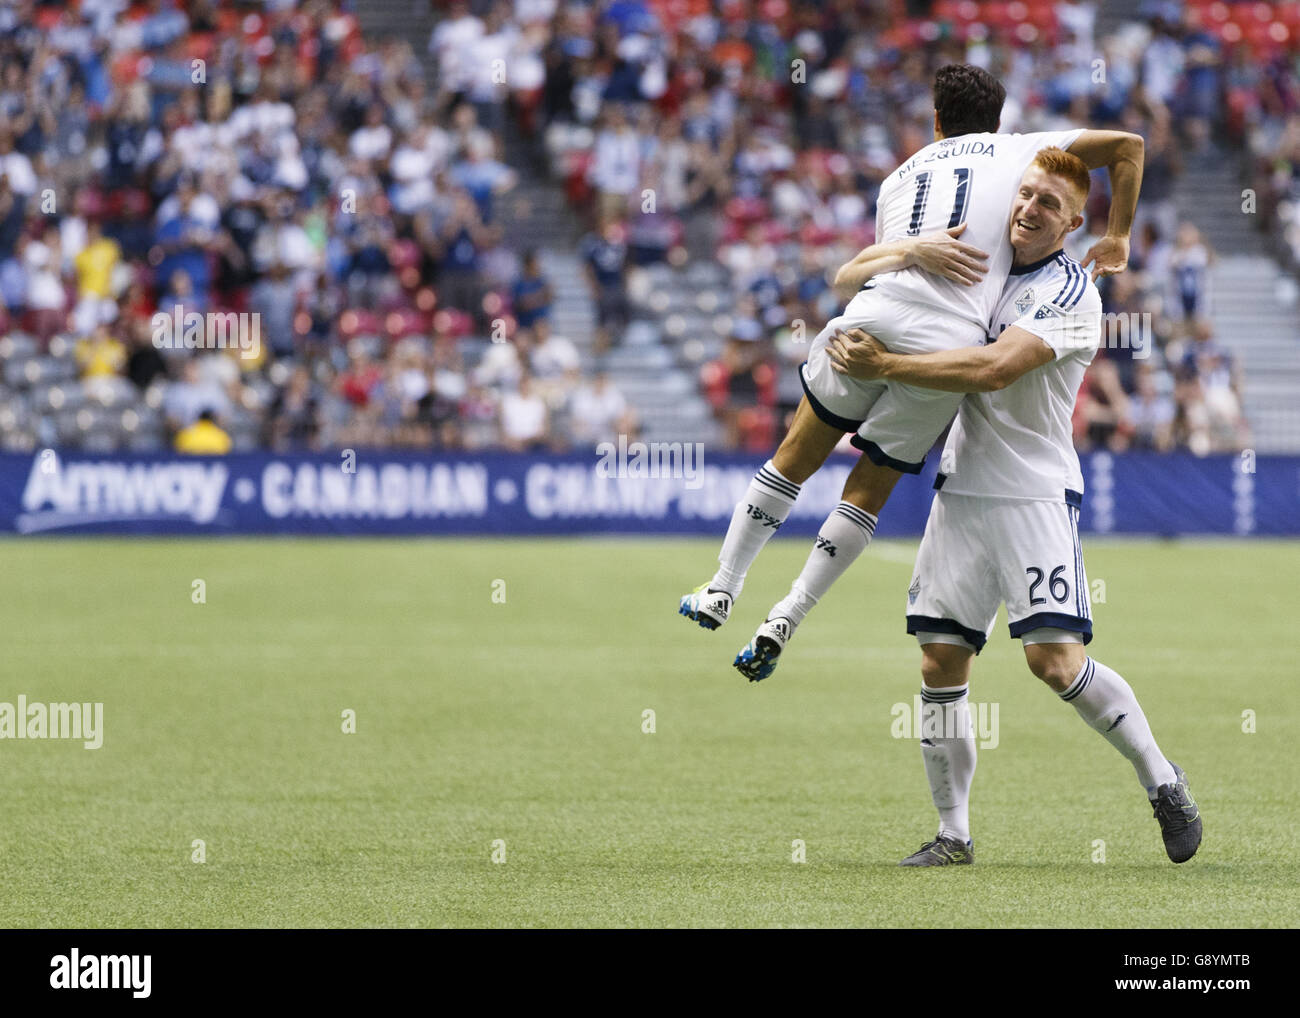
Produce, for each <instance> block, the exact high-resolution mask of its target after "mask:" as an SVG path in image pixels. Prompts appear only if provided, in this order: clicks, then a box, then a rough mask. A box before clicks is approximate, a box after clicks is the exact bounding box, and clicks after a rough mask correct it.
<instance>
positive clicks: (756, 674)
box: [732, 617, 794, 682]
mask: <svg viewBox="0 0 1300 1018" xmlns="http://www.w3.org/2000/svg"><path fill="white" fill-rule="evenodd" d="M793 635H794V624H793V623H792V622H791V621H790V620H789V619H787V618H785V617H781V618H775V619H768V620H767V621H766V622H764V623H763V624H762V625H761V626H759V627H758V632H757V633H755V634H754V638H753V639H752V640H750V641H749V642H748V643H747V644H745V647H744V649H743V650H742V651H741V652H740V653H739V654H737V655H736V660H735V661H733V662H732V664H733V665H734V666H735V669H736V671H738V672H740V674H741V675H743V676H745V678H747V679H749V681H750V682H758V681H759V680H760V679H765V678H767V677H768V676H769V675H771V674H772V673H773V672H774V671H776V661H777V658H779V657H780V656H781V651H783V650H785V645H786V644H787V643H789V642H790V637H791V636H793Z"/></svg>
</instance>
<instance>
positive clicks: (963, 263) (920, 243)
mask: <svg viewBox="0 0 1300 1018" xmlns="http://www.w3.org/2000/svg"><path fill="white" fill-rule="evenodd" d="M965 229H966V224H965V223H958V224H957V225H956V226H950V227H949V228H948V229H946V230H937V231H935V232H934V233H923V234H921V236H919V237H916V238H915V239H914V240H912V241H911V246H910V250H909V252H908V253H909V256H910V261H911V263H912V264H913V265H915V266H917V267H918V268H920V269H923V270H924V271H926V272H929V273H931V274H932V275H935V276H942V277H943V278H944V279H951V280H952V281H953V282H954V283H961V284H962V285H963V286H974V285H975V284H976V283H978V282H979V281H980V280H981V279H983V278H984V274H985V273H986V272H988V270H989V266H988V260H989V256H988V255H987V254H985V253H984V252H983V251H981V250H980V249H979V248H977V247H975V246H974V245H972V244H964V243H962V242H961V241H960V240H958V239H957V238H958V237H960V236H961V235H962V233H963V232H964V231H965Z"/></svg>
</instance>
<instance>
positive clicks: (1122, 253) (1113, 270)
mask: <svg viewBox="0 0 1300 1018" xmlns="http://www.w3.org/2000/svg"><path fill="white" fill-rule="evenodd" d="M1093 262H1096V263H1097V264H1096V265H1094V266H1093V269H1092V281H1093V282H1094V283H1095V282H1096V281H1097V277H1098V276H1116V275H1119V273H1121V272H1123V271H1124V270H1125V269H1126V268H1128V238H1127V237H1112V236H1110V235H1109V234H1108V235H1106V236H1105V237H1102V238H1101V240H1099V241H1097V243H1095V244H1093V245H1092V247H1090V248H1088V253H1087V254H1086V255H1084V256H1083V265H1084V267H1085V268H1087V267H1088V266H1089V265H1091V264H1092V263H1093Z"/></svg>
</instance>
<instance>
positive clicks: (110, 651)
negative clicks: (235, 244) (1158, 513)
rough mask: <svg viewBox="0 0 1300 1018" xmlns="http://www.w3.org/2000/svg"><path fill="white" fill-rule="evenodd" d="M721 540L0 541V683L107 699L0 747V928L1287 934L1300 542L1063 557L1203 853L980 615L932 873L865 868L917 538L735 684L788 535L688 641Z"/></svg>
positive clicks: (902, 694) (904, 796)
mask: <svg viewBox="0 0 1300 1018" xmlns="http://www.w3.org/2000/svg"><path fill="white" fill-rule="evenodd" d="M715 550H716V542H715V541H704V540H700V541H619V540H599V541H597V540H589V541H531V540H507V541H501V540H482V541H464V540H461V541H454V542H453V541H360V540H346V541H345V540H338V541H282V542H256V541H142V542H132V541H97V540H66V541H45V540H36V541H21V542H20V541H9V542H6V543H4V544H0V562H2V563H3V573H4V576H5V582H4V584H3V586H2V588H0V607H2V609H3V618H4V622H5V634H6V648H5V668H4V672H3V679H2V680H0V701H8V702H16V699H17V696H18V694H20V693H21V694H25V695H26V696H27V698H28V701H29V702H31V701H36V700H44V701H72V700H76V701H102V702H103V703H104V729H105V733H104V744H103V746H102V748H100V749H98V750H86V749H83V748H82V747H81V745H80V743H71V742H60V741H31V740H27V741H9V740H4V741H0V769H2V771H3V776H4V785H3V788H4V795H3V803H4V809H3V814H2V819H0V885H2V886H3V889H4V890H3V894H0V926H33V927H36V926H41V927H44V926H54V927H58V926H90V927H120V926H127V927H131V926H145V927H152V926H180V927H191V926H300V925H301V926H589V925H598V926H663V925H673V926H796V925H797V926H821V925H828V926H829V925H834V926H970V925H975V926H1065V927H1076V926H1078V927H1094V926H1099V927H1113V926H1294V925H1296V924H1297V922H1298V921H1300V890H1297V888H1300V863H1297V862H1296V859H1297V856H1298V851H1297V850H1298V848H1300V845H1298V844H1297V842H1298V838H1297V829H1298V824H1300V821H1298V820H1297V779H1296V765H1295V742H1296V735H1297V732H1298V731H1300V725H1297V720H1298V719H1300V708H1297V701H1296V698H1295V695H1294V680H1295V677H1296V660H1297V656H1298V655H1297V650H1298V649H1300V647H1298V646H1297V644H1298V643H1300V638H1298V637H1297V635H1296V629H1295V607H1296V594H1295V591H1296V586H1295V584H1296V577H1297V575H1300V544H1297V543H1281V542H1275V543H1233V542H1222V543H1204V544H1202V543H1154V542H1152V543H1147V542H1127V543H1118V542H1117V543H1102V542H1096V541H1094V542H1092V543H1091V544H1085V551H1086V552H1087V558H1088V566H1089V574H1090V577H1091V578H1092V579H1093V580H1094V581H1095V580H1104V581H1105V585H1106V603H1104V604H1101V603H1099V604H1096V605H1095V606H1094V612H1095V615H1096V619H1097V628H1098V638H1097V639H1096V640H1095V641H1094V642H1093V644H1092V646H1091V648H1090V650H1091V652H1093V653H1094V654H1095V655H1096V656H1097V657H1098V658H1099V659H1101V660H1103V661H1106V662H1107V663H1109V664H1110V665H1112V666H1113V667H1115V668H1116V669H1118V670H1119V671H1120V672H1121V673H1122V674H1124V675H1125V676H1126V677H1127V678H1128V679H1129V681H1130V682H1131V683H1132V685H1133V686H1134V688H1135V689H1136V690H1137V693H1138V696H1139V697H1140V698H1141V700H1142V703H1143V706H1144V708H1145V710H1146V713H1147V715H1148V717H1149V718H1150V720H1151V723H1152V727H1153V729H1154V731H1155V734H1156V736H1157V738H1158V739H1159V740H1160V742H1161V745H1162V748H1163V749H1164V750H1165V752H1166V753H1167V754H1168V755H1169V756H1170V757H1172V758H1173V759H1174V760H1176V761H1177V762H1179V763H1180V764H1182V766H1183V767H1184V768H1185V769H1186V770H1187V772H1188V776H1189V778H1190V779H1191V783H1192V789H1193V791H1194V792H1195V794H1196V797H1197V799H1198V801H1199V803H1200V806H1201V810H1202V814H1203V816H1204V818H1205V841H1204V843H1203V845H1202V847H1201V851H1200V853H1199V855H1198V856H1197V857H1196V858H1195V859H1194V860H1192V861H1191V862H1189V863H1187V864H1185V865H1183V866H1177V867H1176V866H1174V865H1172V864H1171V863H1169V862H1168V861H1167V860H1166V859H1165V856H1164V851H1163V848H1162V845H1161V842H1160V837H1159V831H1158V827H1157V825H1156V822H1155V821H1154V820H1153V819H1152V818H1151V811H1150V808H1149V807H1148V806H1147V805H1146V803H1145V801H1144V797H1143V795H1142V793H1141V790H1140V789H1139V788H1138V786H1137V782H1136V780H1135V777H1134V774H1133V771H1132V768H1131V767H1130V766H1129V764H1128V763H1127V762H1126V761H1124V760H1123V759H1122V758H1121V757H1120V756H1119V754H1117V753H1116V752H1115V751H1114V750H1113V749H1111V748H1110V747H1109V746H1108V745H1106V743H1105V742H1104V741H1103V740H1102V739H1101V738H1100V737H1098V736H1097V735H1096V734H1095V733H1093V732H1092V731H1090V730H1089V729H1088V728H1087V727H1086V726H1084V724H1083V723H1082V722H1081V721H1080V720H1079V719H1078V718H1077V716H1076V715H1075V713H1074V711H1073V710H1072V709H1070V708H1069V707H1068V706H1066V705H1064V704H1062V703H1060V702H1059V701H1058V700H1057V699H1056V698H1055V697H1054V696H1053V695H1052V694H1051V693H1050V692H1049V691H1048V690H1047V689H1046V687H1044V686H1042V684H1041V683H1039V682H1038V681H1037V680H1036V679H1034V678H1032V676H1030V675H1029V673H1028V671H1027V670H1026V669H1025V668H1024V662H1023V654H1022V653H1021V651H1020V648H1019V644H1018V643H1012V642H1011V641H1010V640H1009V639H1008V638H1006V635H1005V633H1006V630H1005V625H1004V624H1003V623H999V629H998V631H997V634H996V636H995V639H994V641H993V642H991V644H990V646H989V648H988V649H987V650H986V651H985V652H984V653H983V654H982V655H981V656H980V658H979V659H978V660H977V661H976V665H975V673H974V684H973V686H972V700H974V701H985V702H996V703H997V704H998V708H999V725H1000V728H999V740H1000V741H999V745H998V746H997V747H996V748H992V749H986V750H983V751H981V755H980V762H979V769H978V772H977V774H976V779H975V788H974V792H973V804H972V819H973V831H974V834H975V842H976V852H977V858H978V863H977V865H976V866H974V867H969V868H967V867H963V868H959V869H951V870H936V871H933V872H931V871H929V870H919V871H917V870H900V869H899V868H898V867H897V866H896V865H895V864H896V863H897V861H898V859H899V858H901V857H902V856H903V855H905V854H907V853H908V852H911V851H913V850H914V849H916V848H917V847H918V846H919V845H920V844H921V843H922V842H923V841H925V840H928V838H930V837H932V836H933V832H934V829H935V826H936V824H935V818H934V814H933V810H932V807H931V805H930V801H929V792H928V786H927V785H926V782H925V776H924V773H923V770H922V767H921V759H920V752H919V750H918V748H917V745H916V741H915V740H914V739H910V738H904V739H898V738H893V737H891V734H890V728H891V724H892V723H893V721H894V718H893V716H892V715H891V707H892V706H893V705H894V704H896V703H908V704H910V703H911V700H912V697H913V695H914V694H915V693H916V692H917V689H918V682H919V678H918V672H917V661H918V653H917V649H916V646H915V644H914V642H913V641H911V640H910V638H908V637H906V636H905V635H904V634H903V632H902V609H903V603H904V601H905V591H906V588H907V584H908V580H909V577H910V569H911V565H910V564H911V557H912V554H913V552H914V545H913V544H912V543H910V542H883V541H882V542H880V543H878V544H877V545H875V546H873V547H872V548H871V549H869V550H868V552H867V554H866V556H864V558H863V559H862V560H861V561H860V562H859V563H858V564H857V565H856V566H855V567H854V569H853V571H852V572H851V573H850V574H849V575H848V576H847V577H846V579H845V581H844V582H843V583H842V585H841V586H840V587H839V588H838V589H837V590H836V591H835V592H833V594H832V595H831V596H830V597H829V598H828V599H827V600H826V601H825V602H824V603H823V605H822V606H821V608H820V609H819V613H818V614H814V615H813V616H812V617H811V618H810V619H809V620H808V622H806V623H805V624H804V626H803V627H802V628H801V630H800V632H799V634H798V636H797V637H796V639H795V640H794V642H793V643H792V644H791V646H790V649H789V651H788V653H787V655H786V658H785V660H784V662H783V664H782V666H781V668H780V669H779V670H778V671H777V673H776V675H775V676H773V678H771V679H769V680H767V681H765V682H763V683H761V684H756V685H751V684H749V683H746V682H745V681H744V680H743V679H742V678H741V677H740V676H739V675H738V674H737V673H736V672H734V671H733V670H732V669H731V667H730V661H731V658H732V656H733V655H734V653H735V652H736V650H737V649H738V648H739V647H740V646H741V645H742V644H743V643H744V642H745V641H746V640H747V639H748V638H749V636H750V634H751V632H752V628H753V626H754V625H755V624H757V622H759V621H761V619H762V615H763V612H764V611H765V609H766V608H767V607H768V605H769V604H770V603H771V602H772V601H773V600H775V599H776V598H777V597H778V596H779V595H780V594H782V593H784V591H785V589H786V588H787V586H788V583H789V580H790V578H791V577H792V576H793V575H794V574H795V572H796V571H797V569H798V567H799V566H800V565H801V564H802V561H803V558H804V556H805V554H806V551H807V542H806V541H805V540H800V539H789V540H782V541H776V542H774V543H773V544H772V545H771V546H770V547H769V548H768V550H767V551H766V552H765V553H764V555H763V557H761V558H760V559H759V562H758V564H757V565H756V567H755V570H754V572H753V573H752V574H751V578H750V582H749V585H748V587H747V588H746V591H745V596H744V598H743V599H742V600H741V601H740V602H739V603H738V605H737V610H736V612H735V613H734V615H733V617H732V620H731V623H730V624H729V626H728V627H727V628H726V629H724V630H722V631H720V632H717V633H708V632H706V631H704V630H702V629H699V628H697V627H695V626H694V625H692V624H690V623H688V622H686V620H684V619H682V618H680V617H678V616H677V614H676V603H677V598H678V596H679V594H681V593H682V592H684V591H686V590H688V589H689V588H690V587H692V586H694V585H695V584H696V583H698V582H699V581H700V580H701V579H704V578H706V577H707V576H708V575H709V573H710V572H711V570H712V561H713V555H714V553H715ZM195 579H201V580H203V581H204V583H205V585H206V603H204V604H195V603H193V600H192V590H193V587H192V583H193V581H194V580H195ZM497 580H502V581H504V587H502V585H501V584H495V583H494V581H497ZM494 591H496V593H497V600H498V601H499V600H500V598H501V596H502V595H504V603H494V598H493V594H494ZM647 709H650V710H653V711H655V729H656V730H655V731H654V733H653V734H645V733H644V732H643V731H642V727H643V721H642V718H643V711H645V710H647ZM345 710H353V711H355V712H356V732H355V734H345V733H344V732H343V731H342V727H343V720H342V712H343V711H345ZM1245 710H1253V711H1255V712H1256V725H1257V731H1256V732H1255V733H1254V734H1246V733H1244V732H1243V731H1242V726H1243V721H1242V712H1243V711H1245ZM195 839H202V841H203V842H204V851H205V858H206V861H204V862H202V863H196V862H194V861H192V859H193V854H194V853H195V851H196V849H195V848H194V847H193V842H194V841H195ZM497 839H501V840H503V841H504V843H505V862H504V863H494V862H493V861H492V853H493V843H494V841H496V840H497ZM795 839H801V840H802V841H803V842H804V844H805V846H806V848H805V852H806V859H807V861H806V862H805V863H802V864H800V863H795V862H792V851H793V849H792V844H793V842H794V840H795ZM1097 841H1104V842H1105V862H1104V863H1102V862H1095V861H1093V859H1094V856H1095V855H1096V854H1098V853H1097V848H1096V845H1095V842H1097Z"/></svg>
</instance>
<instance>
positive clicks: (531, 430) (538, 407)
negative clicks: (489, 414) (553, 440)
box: [501, 375, 549, 452]
mask: <svg viewBox="0 0 1300 1018" xmlns="http://www.w3.org/2000/svg"><path fill="white" fill-rule="evenodd" d="M548 418H549V414H548V411H547V409H546V401H545V400H544V399H542V397H541V396H540V395H538V394H537V392H536V391H535V390H534V388H533V381H532V379H531V378H529V377H528V376H527V375H523V376H521V377H520V379H519V384H518V386H517V388H516V389H515V391H514V392H511V393H507V395H506V396H505V398H504V399H502V400H501V441H502V444H503V445H504V446H505V447H506V448H507V449H509V450H510V451H511V452H526V451H530V450H533V449H538V448H540V447H541V446H543V445H545V443H546V440H547V436H548V431H549V427H548Z"/></svg>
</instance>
